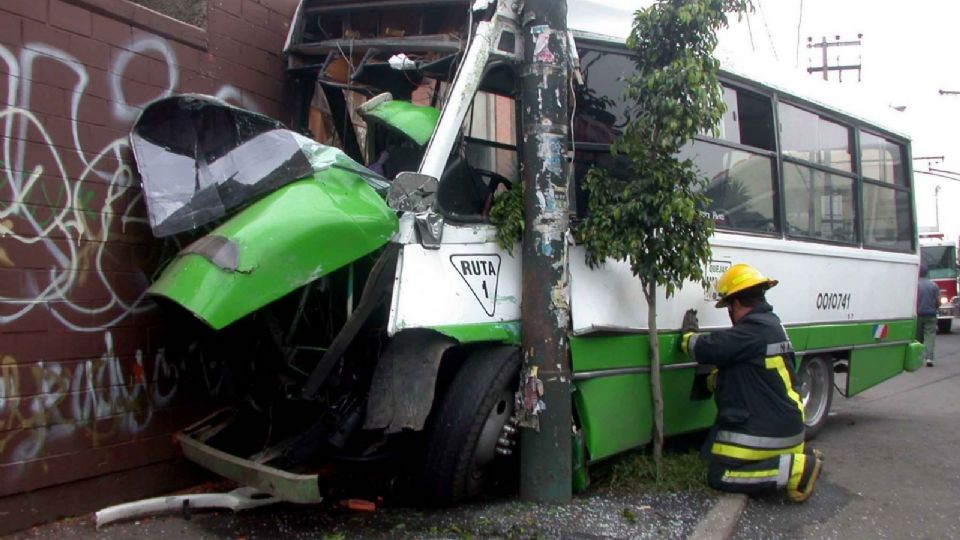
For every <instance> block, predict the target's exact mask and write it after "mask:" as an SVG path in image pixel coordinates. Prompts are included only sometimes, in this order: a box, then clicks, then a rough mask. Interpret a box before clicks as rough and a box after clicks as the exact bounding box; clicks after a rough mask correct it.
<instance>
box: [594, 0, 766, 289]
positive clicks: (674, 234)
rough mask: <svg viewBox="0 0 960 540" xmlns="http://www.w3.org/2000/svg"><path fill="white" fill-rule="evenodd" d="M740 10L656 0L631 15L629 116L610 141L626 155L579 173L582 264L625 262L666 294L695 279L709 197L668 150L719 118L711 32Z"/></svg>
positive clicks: (726, 3) (705, 255) (706, 250)
mask: <svg viewBox="0 0 960 540" xmlns="http://www.w3.org/2000/svg"><path fill="white" fill-rule="evenodd" d="M747 7H748V4H747V0H659V1H658V2H656V3H655V4H653V5H651V6H650V7H647V8H645V9H642V10H640V11H638V12H637V13H636V17H635V19H634V23H633V28H632V31H631V34H630V36H629V38H628V39H627V44H628V46H629V47H630V48H631V49H632V50H633V52H634V54H635V57H636V60H637V66H638V69H637V72H636V73H634V74H633V75H631V76H629V77H628V78H627V90H626V92H625V96H624V99H626V100H628V101H630V105H631V106H630V111H631V115H630V121H629V122H628V123H627V125H626V127H625V128H624V130H623V133H622V135H621V137H620V138H619V139H618V141H617V143H616V145H615V146H614V152H616V153H618V154H623V155H625V156H626V157H627V158H629V160H630V174H629V175H628V177H625V178H614V177H613V176H612V175H611V174H609V172H608V171H605V170H603V169H597V168H594V169H592V170H591V171H590V172H589V173H588V174H587V177H586V180H585V182H584V188H585V189H586V190H587V191H588V193H589V203H588V204H589V216H588V217H587V218H586V219H585V220H584V221H583V222H582V223H581V226H580V227H579V230H578V232H579V233H580V234H579V236H580V239H581V240H582V242H583V243H584V244H585V245H586V248H587V262H588V263H589V264H590V265H591V266H595V265H599V264H602V263H603V261H604V260H606V259H607V258H611V259H615V260H628V261H629V262H630V268H631V270H632V272H633V273H634V275H636V276H638V277H639V278H640V279H641V281H642V282H643V283H644V285H647V284H653V285H657V286H660V287H665V288H666V292H667V296H671V295H673V293H674V292H675V290H676V288H677V287H679V286H680V284H682V283H683V281H684V280H687V279H691V280H697V281H703V279H704V276H703V268H704V265H705V263H706V262H707V260H709V258H710V246H709V243H708V240H709V238H710V236H711V235H712V234H713V221H712V220H711V219H710V217H709V216H707V215H706V214H704V213H702V212H700V211H698V208H706V207H707V203H708V202H709V201H708V200H707V198H706V196H705V195H704V194H703V192H704V189H705V185H706V179H704V178H701V177H699V176H698V175H697V173H696V172H695V170H694V168H693V164H692V163H691V162H690V161H688V160H685V161H680V160H678V159H677V158H676V157H675V156H676V154H677V152H678V151H679V150H680V149H681V148H682V147H683V145H685V144H686V143H687V142H689V141H690V140H691V139H692V138H693V137H694V136H695V135H697V134H698V133H703V132H708V131H712V130H714V129H716V126H717V125H718V124H719V122H720V120H721V118H722V116H723V113H724V109H725V107H724V103H723V93H722V89H721V87H720V83H719V81H718V79H717V74H718V71H719V67H720V65H719V62H718V61H717V60H716V59H715V58H714V57H713V51H714V49H715V47H716V45H717V38H716V32H717V30H719V29H720V28H722V27H724V26H726V25H727V13H728V12H741V11H743V10H745V9H747Z"/></svg>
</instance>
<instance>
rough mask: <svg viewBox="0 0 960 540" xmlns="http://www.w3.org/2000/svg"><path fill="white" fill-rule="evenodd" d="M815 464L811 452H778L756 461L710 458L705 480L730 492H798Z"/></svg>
mask: <svg viewBox="0 0 960 540" xmlns="http://www.w3.org/2000/svg"><path fill="white" fill-rule="evenodd" d="M815 464H816V457H815V456H814V455H813V454H812V453H794V454H780V455H777V456H774V457H770V458H767V459H762V460H757V461H736V462H735V461H730V460H724V461H718V460H710V463H709V467H708V469H707V483H708V484H709V485H710V487H712V488H713V489H716V490H719V491H727V492H730V493H747V494H761V493H773V492H775V491H782V490H786V492H787V493H797V492H801V491H804V490H806V487H807V483H808V482H809V481H810V477H811V476H812V475H813V471H814V466H815Z"/></svg>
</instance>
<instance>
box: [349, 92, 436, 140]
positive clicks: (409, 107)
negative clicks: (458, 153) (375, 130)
mask: <svg viewBox="0 0 960 540" xmlns="http://www.w3.org/2000/svg"><path fill="white" fill-rule="evenodd" d="M364 117H365V118H368V117H373V118H375V119H377V120H379V121H381V122H383V123H384V124H386V125H388V126H390V127H391V128H393V129H395V130H397V131H399V132H401V133H403V134H405V135H407V136H408V137H410V138H411V139H412V140H413V142H415V143H417V144H419V145H420V146H423V145H425V144H427V142H428V141H429V140H430V136H431V135H433V129H434V128H435V127H436V126H437V120H438V119H439V118H440V111H439V110H437V109H435V108H433V107H427V106H423V105H414V104H413V103H410V102H408V101H386V102H384V103H381V104H380V105H377V106H376V107H374V108H372V109H370V110H369V111H365V112H364Z"/></svg>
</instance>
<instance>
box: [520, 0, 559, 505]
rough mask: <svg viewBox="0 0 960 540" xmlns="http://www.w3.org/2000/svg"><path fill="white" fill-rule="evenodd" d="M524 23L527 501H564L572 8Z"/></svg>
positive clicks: (523, 489) (539, 10)
mask: <svg viewBox="0 0 960 540" xmlns="http://www.w3.org/2000/svg"><path fill="white" fill-rule="evenodd" d="M522 23H523V56H524V62H523V67H522V71H521V80H520V93H521V97H522V100H523V101H522V103H523V111H522V117H521V121H522V127H523V131H522V141H523V142H522V145H523V154H522V159H523V167H522V168H521V179H522V181H523V209H524V230H523V251H522V253H523V273H522V274H523V300H522V303H521V309H520V313H521V320H522V322H521V332H522V335H523V371H522V372H521V374H520V383H521V388H520V392H521V398H522V399H521V402H522V403H520V405H521V406H520V407H519V409H520V410H518V411H517V415H518V418H519V424H520V426H522V427H523V429H522V430H521V433H520V444H521V451H520V497H521V499H523V500H525V501H533V502H548V503H563V502H569V501H570V500H571V499H572V487H571V486H572V484H571V478H572V460H571V455H572V448H571V435H572V429H573V424H572V419H571V402H572V396H571V373H570V354H569V343H568V339H567V335H568V334H567V329H568V327H569V325H570V302H569V296H570V295H569V280H568V279H567V273H568V265H567V240H566V234H567V229H568V227H569V216H568V208H569V201H568V199H567V170H568V168H569V164H568V163H567V160H566V149H567V133H568V128H567V122H568V118H567V109H568V106H567V99H568V94H569V92H568V88H569V86H570V85H569V76H570V71H569V69H570V68H569V62H568V58H569V54H570V53H569V51H568V47H569V41H568V39H567V3H566V1H565V0H526V4H525V7H524V9H523V17H522Z"/></svg>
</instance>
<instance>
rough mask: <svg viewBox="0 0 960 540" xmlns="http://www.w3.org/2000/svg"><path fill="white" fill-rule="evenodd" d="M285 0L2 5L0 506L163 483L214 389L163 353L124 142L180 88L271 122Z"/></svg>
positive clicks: (155, 246)
mask: <svg viewBox="0 0 960 540" xmlns="http://www.w3.org/2000/svg"><path fill="white" fill-rule="evenodd" d="M296 3H297V2H296V0H209V4H208V14H207V19H206V28H205V29H201V28H196V27H193V26H189V25H187V24H184V23H181V22H179V21H176V20H174V19H171V18H168V17H165V16H163V15H160V14H158V13H155V12H152V11H150V10H148V9H146V8H144V7H141V6H138V5H136V4H134V3H131V2H127V1H126V0H68V1H65V0H3V1H2V2H0V143H2V144H0V497H5V498H6V499H0V506H3V502H4V501H6V503H7V504H6V506H8V507H9V503H10V501H11V500H14V498H12V497H16V496H17V494H20V496H21V499H22V495H23V494H24V493H25V492H31V491H32V492H35V493H36V492H37V490H42V489H43V488H50V487H51V486H61V488H62V489H64V490H69V489H70V487H69V485H67V484H69V483H75V482H77V481H80V480H82V479H90V478H94V477H101V476H102V475H109V474H116V473H118V472H119V471H131V470H134V469H142V470H145V471H146V470H157V471H164V472H163V473H162V474H164V475H170V471H169V469H167V468H163V467H157V464H160V463H164V462H166V461H169V460H170V459H171V458H173V457H174V456H175V455H176V452H175V448H174V446H173V444H172V442H171V433H172V432H174V431H176V430H177V429H179V428H180V427H182V426H183V425H184V424H185V422H188V421H190V420H191V419H193V418H194V417H195V416H196V414H197V413H196V410H197V408H196V407H192V406H191V404H193V403H196V401H197V399H196V398H195V396H194V394H205V393H207V394H208V393H209V391H210V390H211V389H209V388H204V385H213V384H215V382H214V381H210V380H209V377H207V378H205V377H203V374H202V373H197V366H192V365H189V364H187V363H186V362H183V361H182V359H178V358H171V357H170V356H171V355H169V354H168V350H167V349H166V348H165V347H164V344H165V334H164V327H163V324H162V323H163V321H162V320H160V317H159V314H158V312H157V310H156V309H155V307H154V306H153V305H152V304H151V303H150V302H149V301H147V300H145V299H144V298H143V292H144V290H145V288H146V286H147V284H148V282H149V281H150V278H151V274H152V272H153V271H154V270H155V269H156V267H157V265H158V263H159V262H160V261H161V260H162V259H163V257H165V256H168V255H169V253H172V251H171V250H172V249H173V246H172V245H171V244H170V243H169V242H167V243H164V242H159V241H155V240H154V239H153V237H152V235H151V234H150V230H149V227H148V226H147V223H146V209H145V207H144V203H143V199H142V196H141V192H140V189H139V185H138V180H137V178H136V176H135V174H134V172H133V171H135V167H134V165H133V163H132V160H131V154H130V149H129V144H128V141H127V134H128V132H129V129H130V126H131V124H132V122H133V121H134V119H135V118H136V116H137V114H138V112H139V111H140V109H141V107H142V105H144V104H145V103H147V102H149V101H151V100H153V99H156V98H158V97H162V96H166V95H169V94H171V93H180V92H199V93H206V94H212V95H216V96H219V97H221V98H223V99H225V100H227V101H229V102H232V103H234V104H236V105H240V106H242V107H245V108H249V109H253V110H256V111H259V112H262V113H264V114H267V115H270V116H274V117H277V118H282V117H281V113H282V111H283V108H282V106H281V103H280V100H281V92H282V80H283V74H282V65H283V63H282V60H281V58H280V52H281V48H282V46H283V41H284V39H285V37H286V32H287V27H288V24H289V21H290V17H291V16H292V13H293V10H294V9H295V7H296ZM129 474H130V473H129V472H128V473H127V475H129ZM87 481H88V482H89V480H87ZM142 484H143V485H149V482H147V481H144V482H143V483H142ZM74 485H76V484H74ZM52 489H54V491H50V493H55V492H56V491H55V490H56V488H52ZM100 491H102V490H100ZM101 495H102V494H101ZM114 495H115V494H114ZM120 498H123V497H120ZM22 500H26V499H22ZM4 515H8V512H6V511H5V512H4ZM34 515H36V511H35V510H34ZM34 520H36V518H34ZM9 527H10V525H9V523H8V524H7V525H6V526H5V527H3V528H6V529H9Z"/></svg>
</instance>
